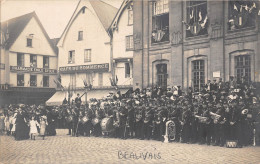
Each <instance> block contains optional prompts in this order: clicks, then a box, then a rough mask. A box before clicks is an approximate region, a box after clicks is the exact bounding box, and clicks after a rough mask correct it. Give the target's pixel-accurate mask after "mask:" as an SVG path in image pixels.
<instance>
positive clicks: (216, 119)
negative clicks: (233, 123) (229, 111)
mask: <svg viewBox="0 0 260 164" xmlns="http://www.w3.org/2000/svg"><path fill="white" fill-rule="evenodd" d="M209 114H210V115H211V118H212V119H213V121H214V124H217V123H218V120H219V118H220V117H221V115H219V114H216V113H213V112H209Z"/></svg>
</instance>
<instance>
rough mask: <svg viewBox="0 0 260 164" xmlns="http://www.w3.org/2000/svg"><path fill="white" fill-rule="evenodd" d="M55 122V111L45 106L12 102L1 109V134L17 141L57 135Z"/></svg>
mask: <svg viewBox="0 0 260 164" xmlns="http://www.w3.org/2000/svg"><path fill="white" fill-rule="evenodd" d="M55 122H56V114H55V111H54V110H52V108H46V107H45V106H36V105H31V106H29V105H24V104H15V105H14V104H12V105H9V106H8V105H6V106H5V107H4V108H3V109H1V110H0V134H6V135H8V136H14V138H15V140H17V141H19V140H26V139H29V138H31V139H34V140H35V137H36V136H41V137H42V139H44V137H45V135H49V136H53V135H56V130H55V126H56V123H55Z"/></svg>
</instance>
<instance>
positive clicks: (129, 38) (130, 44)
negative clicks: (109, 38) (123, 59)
mask: <svg viewBox="0 0 260 164" xmlns="http://www.w3.org/2000/svg"><path fill="white" fill-rule="evenodd" d="M133 49H134V40H133V35H130V36H126V50H133Z"/></svg>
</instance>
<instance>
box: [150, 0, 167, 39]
mask: <svg viewBox="0 0 260 164" xmlns="http://www.w3.org/2000/svg"><path fill="white" fill-rule="evenodd" d="M164 41H169V6H168V0H158V1H156V2H154V3H153V18H152V43H157V42H164Z"/></svg>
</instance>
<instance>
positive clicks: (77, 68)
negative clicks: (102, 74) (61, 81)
mask: <svg viewBox="0 0 260 164" xmlns="http://www.w3.org/2000/svg"><path fill="white" fill-rule="evenodd" d="M108 70H109V64H108V63H104V64H91V65H77V66H67V67H60V68H59V71H60V72H61V73H69V72H87V71H108Z"/></svg>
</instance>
